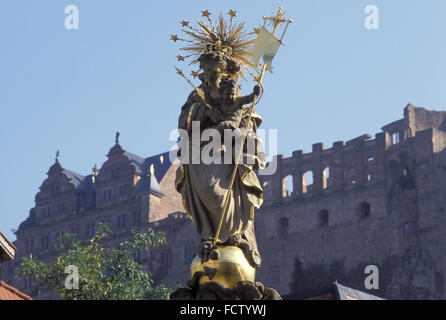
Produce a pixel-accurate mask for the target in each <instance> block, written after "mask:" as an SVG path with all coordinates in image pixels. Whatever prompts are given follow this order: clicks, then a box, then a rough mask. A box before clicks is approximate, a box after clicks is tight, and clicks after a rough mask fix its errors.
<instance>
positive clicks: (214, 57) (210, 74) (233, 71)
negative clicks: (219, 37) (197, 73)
mask: <svg viewBox="0 0 446 320" xmlns="http://www.w3.org/2000/svg"><path fill="white" fill-rule="evenodd" d="M198 61H199V62H200V68H201V69H202V70H203V73H202V76H201V79H202V81H204V82H206V83H207V84H208V85H209V86H210V87H212V88H214V89H217V88H218V87H219V86H220V81H221V79H222V78H236V77H237V76H238V73H239V71H240V64H239V63H238V62H236V61H234V60H233V59H231V58H230V57H228V56H227V55H226V54H225V53H224V52H222V51H220V52H215V51H212V52H208V53H204V54H202V55H201V56H200V57H199V58H198Z"/></svg>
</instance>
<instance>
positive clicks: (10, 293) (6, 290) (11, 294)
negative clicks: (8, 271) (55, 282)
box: [0, 281, 32, 300]
mask: <svg viewBox="0 0 446 320" xmlns="http://www.w3.org/2000/svg"><path fill="white" fill-rule="evenodd" d="M0 300H32V298H31V297H30V296H28V295H27V294H24V293H23V292H21V291H19V290H17V289H16V288H14V287H13V286H10V285H9V284H6V283H5V282H3V281H0Z"/></svg>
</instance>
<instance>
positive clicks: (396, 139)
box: [392, 132, 400, 145]
mask: <svg viewBox="0 0 446 320" xmlns="http://www.w3.org/2000/svg"><path fill="white" fill-rule="evenodd" d="M399 142H400V134H399V133H398V132H394V133H392V145H395V144H398V143H399Z"/></svg>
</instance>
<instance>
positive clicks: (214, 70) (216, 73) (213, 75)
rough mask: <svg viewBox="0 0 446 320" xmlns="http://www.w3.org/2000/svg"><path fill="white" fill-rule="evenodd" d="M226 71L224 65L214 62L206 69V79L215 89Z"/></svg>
mask: <svg viewBox="0 0 446 320" xmlns="http://www.w3.org/2000/svg"><path fill="white" fill-rule="evenodd" d="M223 72H224V65H222V64H221V63H212V64H209V65H208V66H207V68H206V69H205V70H204V81H206V83H207V84H208V85H209V86H211V87H212V88H214V89H217V88H218V86H219V85H220V80H221V75H222V73H223Z"/></svg>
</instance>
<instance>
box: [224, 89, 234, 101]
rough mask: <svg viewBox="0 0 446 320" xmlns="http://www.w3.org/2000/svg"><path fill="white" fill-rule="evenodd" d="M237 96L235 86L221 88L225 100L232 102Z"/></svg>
mask: <svg viewBox="0 0 446 320" xmlns="http://www.w3.org/2000/svg"><path fill="white" fill-rule="evenodd" d="M236 97H237V88H236V87H235V86H233V87H226V88H225V89H224V90H223V99H225V100H226V101H227V102H230V103H232V102H234V100H235V98H236Z"/></svg>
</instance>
